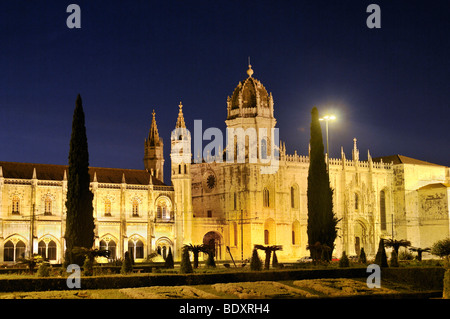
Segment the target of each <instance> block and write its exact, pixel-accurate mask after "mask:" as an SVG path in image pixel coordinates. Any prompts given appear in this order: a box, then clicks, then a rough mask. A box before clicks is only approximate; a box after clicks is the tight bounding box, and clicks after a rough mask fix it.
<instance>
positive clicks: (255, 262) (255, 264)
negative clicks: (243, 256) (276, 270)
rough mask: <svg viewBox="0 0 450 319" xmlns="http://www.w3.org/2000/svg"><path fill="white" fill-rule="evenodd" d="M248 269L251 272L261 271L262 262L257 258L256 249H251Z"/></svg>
mask: <svg viewBox="0 0 450 319" xmlns="http://www.w3.org/2000/svg"><path fill="white" fill-rule="evenodd" d="M250 269H251V270H261V269H262V261H261V259H260V258H259V255H258V250H257V249H256V248H254V249H253V253H252V259H251V260H250Z"/></svg>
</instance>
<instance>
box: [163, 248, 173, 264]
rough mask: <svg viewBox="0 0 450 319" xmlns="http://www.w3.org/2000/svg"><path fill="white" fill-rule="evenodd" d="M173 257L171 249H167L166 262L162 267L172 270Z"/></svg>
mask: <svg viewBox="0 0 450 319" xmlns="http://www.w3.org/2000/svg"><path fill="white" fill-rule="evenodd" d="M174 266H175V265H174V262H173V255H172V247H169V253H168V254H167V257H166V260H165V261H164V267H165V268H169V269H173V268H174Z"/></svg>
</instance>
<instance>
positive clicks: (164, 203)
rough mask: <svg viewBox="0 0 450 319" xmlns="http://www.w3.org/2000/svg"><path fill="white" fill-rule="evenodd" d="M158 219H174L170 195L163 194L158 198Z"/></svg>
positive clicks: (165, 220) (167, 220)
mask: <svg viewBox="0 0 450 319" xmlns="http://www.w3.org/2000/svg"><path fill="white" fill-rule="evenodd" d="M156 219H157V220H159V221H160V222H171V221H172V220H173V215H172V213H171V202H170V199H169V198H168V197H165V196H161V197H159V198H158V199H157V200H156Z"/></svg>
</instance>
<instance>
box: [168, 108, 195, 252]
mask: <svg viewBox="0 0 450 319" xmlns="http://www.w3.org/2000/svg"><path fill="white" fill-rule="evenodd" d="M178 107H179V111H178V119H177V123H176V125H175V129H174V130H173V131H172V134H171V152H170V160H171V169H172V171H171V172H172V176H171V178H172V184H173V188H174V192H175V195H174V201H175V207H176V211H175V213H176V218H177V221H178V222H177V223H176V225H177V229H176V232H177V235H176V243H175V246H176V249H177V250H180V251H181V248H182V247H183V244H187V243H190V242H191V238H192V235H191V234H192V218H193V213H192V212H193V209H192V188H191V187H192V185H191V184H192V178H191V158H192V154H191V134H190V132H189V130H188V129H187V128H186V124H185V122H184V116H183V105H182V104H181V102H180V104H179V106H178ZM180 256H181V254H180Z"/></svg>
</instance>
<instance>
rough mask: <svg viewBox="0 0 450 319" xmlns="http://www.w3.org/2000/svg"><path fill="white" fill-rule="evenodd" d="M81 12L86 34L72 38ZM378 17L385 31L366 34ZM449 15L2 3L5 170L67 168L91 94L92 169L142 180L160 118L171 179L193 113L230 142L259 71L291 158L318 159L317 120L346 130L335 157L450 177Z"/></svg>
mask: <svg viewBox="0 0 450 319" xmlns="http://www.w3.org/2000/svg"><path fill="white" fill-rule="evenodd" d="M71 3H76V4H78V5H79V6H80V8H81V28H80V29H69V28H68V27H67V25H66V19H67V17H68V16H69V15H70V13H67V12H66V8H67V6H68V5H69V4H71ZM370 3H376V4H378V5H379V6H380V8H381V28H380V29H369V28H368V27H367V25H366V19H367V17H368V16H369V15H370V13H367V12H366V8H367V6H368V5H369V4H370ZM449 13H450V2H449V1H448V0H442V1H441V0H433V1H426V0H422V1H397V0H391V1H378V0H371V1H362V0H357V1H348V0H347V1H135V0H133V1H98V0H97V1H92V0H91V1H79V0H71V1H61V0H59V1H19V0H2V1H1V2H0V160H2V161H17V162H31V163H48V164H67V156H68V151H69V140H70V133H71V123H72V115H73V110H74V107H75V100H76V97H77V94H81V96H82V99H83V107H84V111H85V114H86V127H87V135H88V142H89V152H90V165H91V166H97V167H116V168H136V169H142V168H143V161H142V159H143V156H144V139H145V138H146V137H147V135H148V131H149V128H150V123H151V118H152V110H153V109H155V111H156V118H157V124H158V129H159V133H160V136H161V137H162V138H163V139H164V152H165V154H166V155H165V159H166V163H165V171H166V174H165V175H166V176H169V174H170V170H169V167H170V166H169V165H170V157H169V152H170V132H171V131H172V130H173V129H174V127H175V123H176V119H177V114H178V104H179V102H180V101H182V103H183V105H184V107H183V111H184V115H185V119H186V124H187V126H188V128H189V129H190V130H191V132H193V123H194V120H195V119H201V120H203V129H206V128H208V127H218V128H221V129H225V122H224V121H225V120H226V114H227V113H226V100H227V96H229V95H231V94H232V93H233V90H234V89H235V87H236V86H237V85H238V83H239V81H242V80H244V79H245V78H246V77H247V74H246V70H247V65H248V57H250V58H251V64H252V67H253V70H254V74H253V77H254V78H256V79H258V80H260V81H261V82H262V83H263V84H264V86H265V87H266V89H267V90H268V91H269V92H272V94H273V97H274V102H275V106H274V108H275V114H274V115H275V117H276V119H277V127H278V128H280V138H281V140H283V141H285V142H286V146H287V152H288V153H289V154H293V153H294V151H295V150H297V152H298V153H299V154H302V155H307V154H308V143H309V134H310V132H309V126H310V121H311V115H310V112H311V108H312V107H314V106H316V107H317V108H318V109H319V112H320V113H321V114H325V113H327V112H333V113H334V114H335V115H336V116H337V118H338V120H337V121H336V122H334V123H330V134H329V138H330V153H331V157H340V149H341V146H343V147H344V151H345V153H346V156H347V158H351V149H352V147H353V138H354V137H356V138H357V139H358V148H359V150H360V157H361V159H362V160H365V159H366V158H367V150H370V153H371V155H372V157H378V156H387V155H394V154H401V155H405V156H409V157H413V158H417V159H420V160H424V161H429V162H433V163H437V164H442V165H447V166H450V147H449V125H448V123H449V117H450V110H449V101H450V90H449V83H450V82H449V75H450V40H449V39H450V36H449V34H448V32H449V30H450V19H449ZM207 143H209V141H204V144H203V146H205V145H206V144H207ZM166 179H167V180H166V181H165V182H166V183H170V180H168V177H166Z"/></svg>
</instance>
